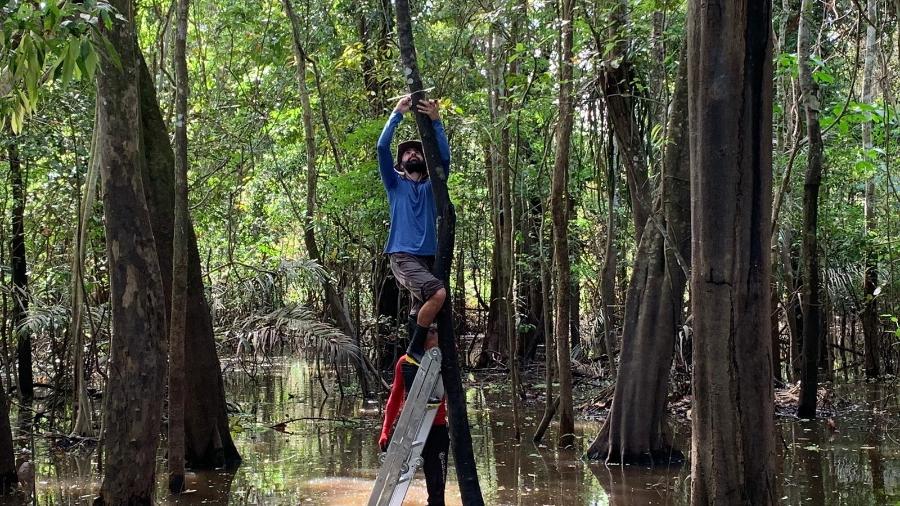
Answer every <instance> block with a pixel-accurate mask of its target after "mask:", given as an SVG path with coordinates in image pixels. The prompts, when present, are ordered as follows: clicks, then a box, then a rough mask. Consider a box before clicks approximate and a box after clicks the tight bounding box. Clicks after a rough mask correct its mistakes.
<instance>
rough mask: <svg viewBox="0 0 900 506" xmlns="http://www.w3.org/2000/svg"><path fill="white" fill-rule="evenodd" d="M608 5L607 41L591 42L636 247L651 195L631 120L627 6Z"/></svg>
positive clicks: (632, 93) (632, 88)
mask: <svg viewBox="0 0 900 506" xmlns="http://www.w3.org/2000/svg"><path fill="white" fill-rule="evenodd" d="M612 4H613V5H612V10H611V12H610V14H609V17H610V19H609V20H608V23H609V26H608V28H607V30H606V31H607V34H608V35H607V37H606V39H607V40H603V39H601V37H600V36H599V34H597V33H596V32H595V39H596V40H595V42H596V44H597V48H598V50H599V51H601V52H602V54H603V55H604V56H603V59H604V62H603V66H602V72H601V75H600V77H601V87H602V90H603V96H604V99H605V100H606V108H607V117H608V119H609V123H610V125H611V126H612V130H613V132H614V134H615V137H616V142H618V147H619V151H620V153H621V157H622V160H623V162H624V165H625V181H626V183H627V184H628V192H629V194H630V196H631V212H632V220H633V222H634V239H635V242H636V243H640V242H641V237H642V236H643V234H644V226H645V225H646V224H647V220H648V219H649V218H650V215H651V213H652V212H653V209H652V207H651V205H652V202H651V200H652V194H651V188H650V179H649V178H648V175H647V163H646V160H645V158H644V155H643V152H642V150H641V146H642V144H643V142H642V141H641V130H640V128H639V125H638V123H637V120H636V119H635V117H634V107H635V104H634V98H633V97H634V96H635V94H636V91H635V85H634V67H633V65H632V62H631V59H630V57H629V55H628V54H627V52H628V37H627V35H623V34H625V33H626V32H627V27H626V26H627V12H628V3H627V2H625V1H624V0H612ZM606 22H607V20H604V23H606ZM607 48H609V49H607Z"/></svg>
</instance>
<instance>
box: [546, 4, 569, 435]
mask: <svg viewBox="0 0 900 506" xmlns="http://www.w3.org/2000/svg"><path fill="white" fill-rule="evenodd" d="M573 10H574V0H562V1H561V3H560V12H559V16H560V18H559V19H560V22H561V23H562V33H561V35H560V46H561V51H560V54H559V123H558V124H557V125H556V159H555V160H554V164H553V176H552V182H551V190H550V192H551V193H550V214H551V215H552V217H553V259H554V263H555V264H556V283H555V284H556V319H555V320H554V323H555V328H554V334H555V335H554V339H555V340H556V363H557V365H558V367H557V371H558V373H559V429H558V431H559V432H558V435H557V440H558V442H559V446H564V447H568V446H572V445H573V444H574V442H575V412H574V407H573V405H572V402H573V401H572V365H571V350H570V348H569V316H570V315H569V310H570V306H569V296H570V290H571V287H570V280H569V277H570V275H571V272H570V266H569V230H568V229H569V202H568V200H569V195H568V193H569V192H568V182H569V143H570V141H571V137H572V123H573V114H574V112H573V110H574V107H573V105H572V74H573V70H572V39H573V36H572V22H573V18H572V11H573ZM548 352H549V350H548Z"/></svg>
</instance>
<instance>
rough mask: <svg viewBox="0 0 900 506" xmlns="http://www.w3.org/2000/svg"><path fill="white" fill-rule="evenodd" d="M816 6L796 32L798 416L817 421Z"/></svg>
mask: <svg viewBox="0 0 900 506" xmlns="http://www.w3.org/2000/svg"><path fill="white" fill-rule="evenodd" d="M819 9H820V7H819V6H818V4H817V3H814V2H812V1H810V0H803V2H801V5H800V26H799V28H798V29H797V58H798V60H799V73H798V77H799V80H800V90H801V91H802V92H803V100H802V102H803V109H804V112H805V115H806V135H807V137H808V138H809V151H808V154H807V165H806V178H805V180H804V182H803V246H802V252H801V256H802V258H803V276H804V278H805V279H804V283H803V300H802V306H803V372H802V375H801V381H800V403H799V405H798V406H797V416H799V417H801V418H815V416H816V391H817V389H818V386H819V378H818V365H819V340H820V339H821V337H820V332H821V320H822V317H821V311H822V301H821V294H820V292H821V286H820V284H821V283H820V275H821V274H820V273H819V250H818V235H817V234H818V232H817V227H818V222H819V186H820V185H821V182H822V164H823V153H824V149H823V145H822V131H821V128H820V126H819V98H818V96H817V94H818V91H819V90H818V88H819V87H818V85H816V82H815V80H814V79H813V76H812V64H813V63H812V59H811V56H812V53H811V51H812V47H813V44H814V43H815V39H814V38H815V33H816V30H817V29H818V28H817V27H818V22H817V20H818V19H819V16H818V10H819Z"/></svg>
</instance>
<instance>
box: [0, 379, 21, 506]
mask: <svg viewBox="0 0 900 506" xmlns="http://www.w3.org/2000/svg"><path fill="white" fill-rule="evenodd" d="M18 483H19V477H18V475H17V474H16V454H15V448H14V447H13V439H12V427H10V425H9V398H8V397H7V396H6V387H5V386H3V384H2V382H0V495H4V494H8V493H10V492H13V491H14V490H15V489H16V484H18Z"/></svg>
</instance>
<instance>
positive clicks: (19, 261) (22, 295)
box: [6, 136, 34, 402]
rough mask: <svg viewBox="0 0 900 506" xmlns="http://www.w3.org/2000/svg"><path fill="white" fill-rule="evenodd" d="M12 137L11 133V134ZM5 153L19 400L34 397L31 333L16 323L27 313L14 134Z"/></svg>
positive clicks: (21, 181)
mask: <svg viewBox="0 0 900 506" xmlns="http://www.w3.org/2000/svg"><path fill="white" fill-rule="evenodd" d="M11 137H12V136H11ZM6 152H7V154H8V155H9V183H10V187H11V189H12V216H11V217H10V218H11V219H10V221H11V222H12V236H11V237H10V243H9V258H10V264H11V266H10V267H11V271H12V289H13V293H12V300H13V308H12V316H11V320H12V328H13V335H15V336H16V357H17V359H18V389H19V397H20V398H21V399H22V400H23V401H26V402H28V401H31V399H33V398H34V373H33V371H32V369H31V333H30V332H29V331H28V329H27V328H22V329H21V330H20V329H19V326H20V325H21V324H22V322H23V321H24V320H25V317H26V316H27V315H28V265H27V263H26V260H25V197H26V184H27V183H26V182H25V178H24V177H23V174H22V160H21V159H20V158H19V149H18V146H16V142H15V137H12V140H11V141H10V142H9V144H8V145H7V148H6Z"/></svg>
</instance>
